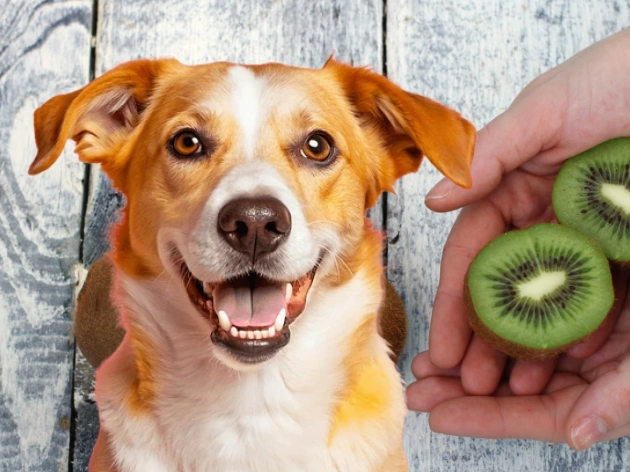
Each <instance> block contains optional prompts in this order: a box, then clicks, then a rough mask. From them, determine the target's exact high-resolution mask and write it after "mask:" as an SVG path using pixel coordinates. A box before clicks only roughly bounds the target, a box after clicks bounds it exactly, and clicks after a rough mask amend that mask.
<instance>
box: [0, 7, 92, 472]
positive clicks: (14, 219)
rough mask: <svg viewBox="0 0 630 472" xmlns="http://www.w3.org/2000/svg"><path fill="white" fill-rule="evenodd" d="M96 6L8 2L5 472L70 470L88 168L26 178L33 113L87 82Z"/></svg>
mask: <svg viewBox="0 0 630 472" xmlns="http://www.w3.org/2000/svg"><path fill="white" fill-rule="evenodd" d="M90 14H91V2H87V1H72V2H37V1H23V2H8V3H6V2H5V3H4V5H3V7H2V15H1V16H0V110H2V113H0V445H1V447H0V471H7V472H14V471H27V470H28V471H56V470H67V468H68V447H69V437H70V432H69V428H70V408H71V395H70V393H71V369H72V352H73V351H72V343H71V339H70V331H71V314H70V310H71V303H72V295H73V289H74V284H75V276H74V271H75V268H76V264H77V262H78V255H79V243H80V237H79V236H80V233H79V228H80V217H81V201H82V191H83V186H82V182H81V179H82V177H83V166H82V165H81V164H79V163H78V162H77V160H76V158H75V157H74V156H73V155H72V153H70V152H65V153H64V156H63V158H62V160H61V162H59V163H57V164H56V165H55V166H53V167H52V168H51V169H50V170H49V171H48V172H47V173H45V174H43V175H41V176H37V177H29V176H28V175H27V169H28V166H29V164H30V162H31V160H32V159H33V157H34V156H35V145H34V139H33V136H34V135H33V125H32V121H33V111H34V110H35V108H36V107H37V106H39V105H40V104H42V103H43V102H44V101H45V100H47V99H48V98H50V96H52V95H53V94H56V93H60V92H65V91H68V90H70V89H74V88H77V87H79V86H81V85H82V84H84V83H85V82H86V81H87V79H88V70H89V53H90V50H89V44H90V43H89V41H90V37H89V25H90Z"/></svg>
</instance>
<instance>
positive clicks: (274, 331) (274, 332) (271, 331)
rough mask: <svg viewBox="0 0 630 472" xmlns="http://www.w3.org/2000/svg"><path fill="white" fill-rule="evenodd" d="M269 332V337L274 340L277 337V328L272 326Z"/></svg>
mask: <svg viewBox="0 0 630 472" xmlns="http://www.w3.org/2000/svg"><path fill="white" fill-rule="evenodd" d="M267 332H268V333H269V337H270V338H273V337H274V336H275V335H276V328H275V326H272V327H271V328H269V329H268V330H267Z"/></svg>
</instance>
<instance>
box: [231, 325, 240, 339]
mask: <svg viewBox="0 0 630 472" xmlns="http://www.w3.org/2000/svg"><path fill="white" fill-rule="evenodd" d="M230 334H231V335H232V337H233V338H238V329H236V326H232V327H231V328H230Z"/></svg>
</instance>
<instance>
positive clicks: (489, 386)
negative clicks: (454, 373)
mask: <svg viewBox="0 0 630 472" xmlns="http://www.w3.org/2000/svg"><path fill="white" fill-rule="evenodd" d="M506 360H507V356H505V355H504V354H501V353H500V352H499V351H497V350H496V349H494V348H492V347H490V346H489V345H488V344H486V343H485V342H484V341H482V340H481V339H480V338H478V337H477V336H474V337H473V338H472V340H471V341H470V346H469V348H468V351H467V352H466V356H465V357H464V360H463V362H462V367H461V377H462V380H461V383H462V386H463V388H464V391H465V392H466V393H467V394H469V395H490V394H492V393H493V392H494V391H495V390H496V389H497V386H498V385H499V382H500V381H501V374H502V373H503V368H504V367H505V363H506Z"/></svg>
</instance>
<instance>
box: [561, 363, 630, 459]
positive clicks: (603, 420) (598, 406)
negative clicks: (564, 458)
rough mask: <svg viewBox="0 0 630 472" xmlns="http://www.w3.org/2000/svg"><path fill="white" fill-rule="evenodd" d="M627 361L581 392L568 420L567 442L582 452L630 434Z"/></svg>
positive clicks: (629, 373)
mask: <svg viewBox="0 0 630 472" xmlns="http://www.w3.org/2000/svg"><path fill="white" fill-rule="evenodd" d="M629 361H630V358H626V360H625V361H624V362H623V363H621V364H620V365H619V366H618V367H617V368H614V369H613V370H611V371H609V372H607V373H606V374H604V375H603V376H602V377H600V378H599V379H597V380H596V381H595V382H594V383H592V384H591V386H590V387H589V388H588V389H587V390H585V391H584V393H583V394H582V396H581V397H580V399H579V400H578V402H577V403H576V404H575V406H574V407H573V410H572V411H571V413H570V414H569V417H568V418H567V423H566V424H567V427H568V429H569V430H568V434H567V438H568V443H569V445H570V446H571V447H572V448H574V449H576V450H582V449H586V448H588V447H590V446H592V445H593V444H595V443H598V442H601V441H609V440H611V439H616V438H620V437H623V436H628V435H630V362H629Z"/></svg>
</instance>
